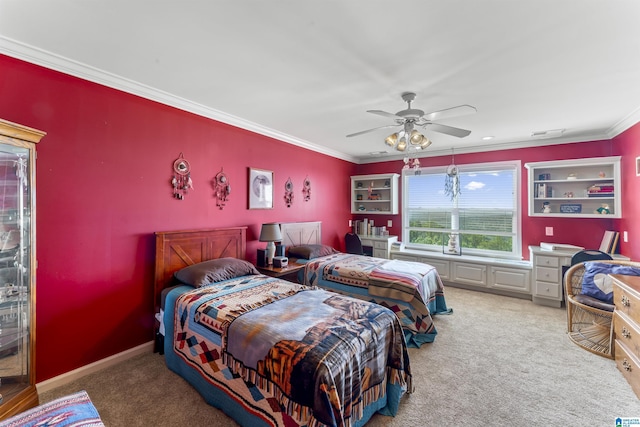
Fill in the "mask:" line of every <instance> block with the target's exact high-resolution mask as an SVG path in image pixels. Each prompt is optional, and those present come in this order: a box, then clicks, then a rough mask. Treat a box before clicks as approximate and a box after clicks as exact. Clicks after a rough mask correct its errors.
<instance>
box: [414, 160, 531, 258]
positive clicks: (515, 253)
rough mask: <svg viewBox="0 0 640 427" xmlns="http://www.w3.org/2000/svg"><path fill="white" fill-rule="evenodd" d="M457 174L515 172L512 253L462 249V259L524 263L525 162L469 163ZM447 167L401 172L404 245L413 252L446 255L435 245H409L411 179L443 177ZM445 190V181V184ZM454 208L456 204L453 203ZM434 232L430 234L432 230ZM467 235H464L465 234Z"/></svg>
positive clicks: (440, 247)
mask: <svg viewBox="0 0 640 427" xmlns="http://www.w3.org/2000/svg"><path fill="white" fill-rule="evenodd" d="M457 166H458V170H459V171H460V172H462V173H470V172H471V173H472V172H473V171H482V172H486V171H489V170H492V169H502V170H504V169H512V170H514V181H515V182H514V183H513V185H514V188H513V202H514V203H513V206H514V210H515V211H514V220H513V222H514V225H513V227H514V231H515V233H513V235H512V238H513V247H512V251H511V252H509V253H507V252H501V251H489V250H482V249H471V248H463V249H462V255H473V256H483V257H492V258H506V259H517V260H522V197H521V191H522V185H521V184H522V162H521V161H520V160H511V161H501V162H488V163H469V164H462V165H457ZM446 169H447V166H431V167H423V168H419V169H418V170H414V169H408V170H407V169H405V170H403V171H402V241H403V242H405V247H406V248H407V249H412V250H423V251H431V252H435V251H437V252H440V253H442V252H443V248H442V246H438V247H436V245H416V244H412V243H411V242H409V233H410V231H411V228H410V227H409V209H408V202H409V194H408V187H409V186H408V179H409V178H410V177H411V176H413V175H416V174H422V175H427V174H444V173H445V171H446ZM442 185H443V188H444V181H443V183H442ZM462 193H463V194H462V197H464V190H463V191H462ZM452 204H453V202H452ZM429 231H431V230H429ZM433 231H443V232H447V231H453V230H446V229H445V230H433ZM463 234H464V233H463Z"/></svg>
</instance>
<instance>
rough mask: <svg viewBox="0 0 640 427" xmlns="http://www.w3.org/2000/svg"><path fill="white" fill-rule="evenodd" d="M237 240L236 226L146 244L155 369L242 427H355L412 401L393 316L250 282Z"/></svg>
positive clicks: (159, 236)
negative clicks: (159, 342)
mask: <svg viewBox="0 0 640 427" xmlns="http://www.w3.org/2000/svg"><path fill="white" fill-rule="evenodd" d="M245 239H246V227H232V228H224V229H215V230H191V231H178V232H159V233H156V272H155V286H154V298H155V303H156V308H157V310H158V311H160V310H161V309H162V308H163V310H162V312H163V314H162V315H161V316H160V318H159V320H160V321H161V324H160V325H159V329H160V330H161V331H162V332H163V333H164V336H165V339H164V353H165V359H166V363H167V366H168V367H169V368H170V369H171V370H173V371H174V372H176V373H178V374H179V375H180V376H182V377H183V378H184V379H186V380H187V381H188V382H189V383H191V384H192V385H193V386H194V387H195V388H196V389H197V390H198V391H199V392H200V394H201V395H202V396H203V398H204V399H205V400H206V401H207V402H208V403H209V404H211V405H213V406H215V407H218V408H220V409H221V410H223V411H224V412H225V413H226V414H227V415H229V416H231V417H232V418H233V419H234V420H236V421H237V422H238V423H239V424H241V425H244V426H322V425H330V426H361V425H363V424H365V423H366V422H367V421H368V420H369V419H370V417H371V416H372V415H373V414H374V413H376V412H380V413H382V414H385V415H395V414H396V412H397V410H398V405H399V402H400V399H401V397H402V395H403V394H404V393H406V392H411V391H412V390H413V385H412V377H411V370H410V365H409V357H408V353H407V346H406V342H405V339H404V334H403V331H402V326H401V324H400V321H399V320H398V317H397V316H396V315H395V314H394V313H393V312H392V311H391V310H389V309H387V308H385V307H383V306H382V305H379V304H374V303H370V302H367V301H362V300H359V299H354V298H350V297H346V296H343V295H339V294H336V293H334V292H329V291H327V290H324V289H319V288H315V287H309V286H304V285H299V284H295V283H291V282H287V281H284V280H281V279H277V278H272V277H267V276H263V275H261V274H257V273H258V272H257V271H256V270H255V269H254V267H253V266H252V265H251V264H249V263H247V262H246V261H244V257H245V252H246V241H245ZM176 281H178V282H179V283H182V285H178V286H174V285H175V284H176ZM165 288H167V289H166V290H165Z"/></svg>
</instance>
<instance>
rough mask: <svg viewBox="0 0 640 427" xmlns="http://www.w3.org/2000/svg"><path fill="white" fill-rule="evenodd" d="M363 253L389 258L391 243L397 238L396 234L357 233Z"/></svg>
mask: <svg viewBox="0 0 640 427" xmlns="http://www.w3.org/2000/svg"><path fill="white" fill-rule="evenodd" d="M358 236H359V237H360V241H361V242H362V249H364V251H365V253H371V256H373V257H376V258H384V259H389V252H390V251H391V244H392V243H393V242H396V241H397V240H398V236H368V235H360V234H359V235H358Z"/></svg>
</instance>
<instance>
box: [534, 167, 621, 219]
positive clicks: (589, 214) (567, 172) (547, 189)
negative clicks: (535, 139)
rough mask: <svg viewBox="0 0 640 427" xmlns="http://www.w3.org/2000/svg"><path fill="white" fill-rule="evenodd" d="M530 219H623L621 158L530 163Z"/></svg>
mask: <svg viewBox="0 0 640 427" xmlns="http://www.w3.org/2000/svg"><path fill="white" fill-rule="evenodd" d="M525 167H526V168H527V169H528V171H529V181H528V189H529V216H545V217H572V218H621V217H622V203H621V200H622V198H621V196H622V194H621V192H622V182H621V180H620V157H619V156H614V157H594V158H588V159H572V160H556V161H548V162H537V163H527V164H526V165H525Z"/></svg>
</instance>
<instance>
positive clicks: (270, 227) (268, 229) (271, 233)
mask: <svg viewBox="0 0 640 427" xmlns="http://www.w3.org/2000/svg"><path fill="white" fill-rule="evenodd" d="M281 240H282V234H281V233H280V224H278V223H275V222H274V223H269V224H262V229H261V230H260V241H261V242H267V265H271V264H273V257H274V256H275V254H276V245H275V243H274V242H279V241H281Z"/></svg>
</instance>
